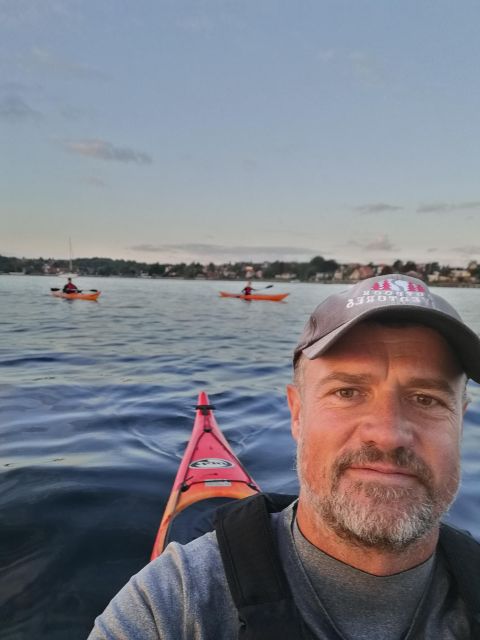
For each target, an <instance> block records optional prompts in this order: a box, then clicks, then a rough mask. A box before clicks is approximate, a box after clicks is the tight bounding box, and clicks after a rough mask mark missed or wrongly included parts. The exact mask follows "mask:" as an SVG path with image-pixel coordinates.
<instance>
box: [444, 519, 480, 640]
mask: <svg viewBox="0 0 480 640" xmlns="http://www.w3.org/2000/svg"><path fill="white" fill-rule="evenodd" d="M440 549H441V550H442V551H443V553H444V556H445V557H446V560H447V563H448V567H449V569H450V571H451V572H452V574H453V576H454V578H455V581H456V583H457V588H458V592H459V595H460V597H461V598H462V600H463V601H464V602H465V604H466V605H467V608H468V610H469V613H470V618H471V622H472V625H474V626H475V628H476V632H477V634H478V635H476V633H474V632H473V633H472V638H479V637H480V544H479V543H478V542H477V541H476V540H475V539H474V538H473V537H472V536H471V535H469V534H468V533H466V532H464V531H460V530H459V529H455V528H454V527H450V526H449V525H446V524H442V525H441V527H440Z"/></svg>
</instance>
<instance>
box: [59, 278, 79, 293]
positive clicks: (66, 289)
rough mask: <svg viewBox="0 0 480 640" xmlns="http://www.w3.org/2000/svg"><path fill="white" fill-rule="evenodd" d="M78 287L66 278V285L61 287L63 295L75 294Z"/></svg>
mask: <svg viewBox="0 0 480 640" xmlns="http://www.w3.org/2000/svg"><path fill="white" fill-rule="evenodd" d="M77 291H78V287H77V285H76V284H74V283H73V282H72V279H71V278H67V284H66V285H65V286H64V287H63V293H76V292H77Z"/></svg>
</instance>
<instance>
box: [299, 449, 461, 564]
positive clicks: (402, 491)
mask: <svg viewBox="0 0 480 640" xmlns="http://www.w3.org/2000/svg"><path fill="white" fill-rule="evenodd" d="M302 447H303V442H302V441H300V442H299V446H298V453H297V467H298V474H299V479H300V486H301V495H302V499H304V500H305V504H308V505H309V509H310V510H311V511H313V512H314V514H315V517H316V518H317V519H319V520H320V521H321V522H323V523H324V524H326V525H327V526H328V527H329V528H330V529H332V530H333V531H334V532H335V533H336V534H337V535H338V536H339V537H341V538H343V539H345V540H347V541H349V542H351V543H353V544H356V545H360V546H363V547H369V548H377V549H385V550H392V551H398V550H401V549H405V548H406V547H408V546H410V545H411V544H413V543H414V542H416V541H417V540H420V539H421V538H423V537H424V536H425V535H426V534H427V533H429V532H430V531H432V530H433V529H434V528H435V527H436V526H437V525H438V523H439V520H440V517H441V516H442V515H443V514H444V513H445V512H446V511H447V509H448V507H449V506H450V505H451V503H452V502H453V500H454V498H455V494H456V491H457V488H458V469H457V470H456V472H455V473H453V474H451V476H450V477H449V478H447V479H446V480H445V484H444V485H443V487H442V489H435V487H434V484H433V476H432V473H431V471H430V470H429V468H428V467H427V466H426V465H425V463H424V462H423V461H420V460H419V459H418V458H416V457H415V456H414V454H412V453H409V452H407V451H406V450H405V449H398V450H395V451H393V452H390V453H387V454H386V453H382V452H381V451H380V450H378V449H376V447H364V448H363V449H361V450H360V451H357V452H354V453H353V452H352V453H350V454H348V455H346V456H342V458H341V459H339V460H337V462H336V464H335V468H334V469H333V470H332V478H331V488H330V492H329V494H327V495H320V494H319V493H318V490H316V489H315V488H314V486H313V485H312V483H311V482H310V481H309V479H307V477H306V476H307V474H306V473H304V471H305V470H304V469H303V466H302V459H301V458H302ZM378 460H388V461H390V462H394V463H395V464H397V465H398V466H399V467H402V468H409V469H411V470H412V471H414V472H415V473H416V474H417V476H418V478H419V480H420V484H419V485H418V486H416V487H412V488H405V487H389V486H385V485H384V484H383V483H382V484H380V483H375V482H362V481H358V482H352V483H350V484H348V485H346V486H345V483H344V484H343V485H341V484H340V480H341V477H342V475H343V473H344V471H345V469H346V468H348V466H349V465H350V464H352V463H353V462H354V461H355V462H366V461H369V462H373V461H378ZM359 498H361V500H359Z"/></svg>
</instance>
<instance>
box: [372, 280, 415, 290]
mask: <svg viewBox="0 0 480 640" xmlns="http://www.w3.org/2000/svg"><path fill="white" fill-rule="evenodd" d="M372 289H374V290H375V291H416V292H417V293H418V292H422V293H423V292H425V287H424V286H423V285H421V284H415V282H410V281H409V280H392V279H390V278H387V279H386V280H377V282H374V283H373V286H372Z"/></svg>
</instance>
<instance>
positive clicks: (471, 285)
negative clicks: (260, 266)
mask: <svg viewBox="0 0 480 640" xmlns="http://www.w3.org/2000/svg"><path fill="white" fill-rule="evenodd" d="M388 275H390V274H388ZM388 275H387V276H385V277H388ZM0 276H9V277H10V276H13V277H17V276H28V277H31V278H37V277H38V278H51V279H52V280H53V279H55V280H62V279H66V278H67V276H58V275H51V274H48V273H28V274H27V273H20V272H19V273H0ZM75 278H78V279H80V278H101V279H102V280H110V279H112V278H119V279H122V280H185V281H188V282H231V283H236V282H246V278H236V279H232V278H183V277H179V276H167V277H155V276H153V277H145V276H121V275H114V276H100V275H89V274H85V275H81V274H79V275H77V276H75ZM252 282H253V283H257V282H258V283H262V284H263V283H265V282H268V283H274V284H275V286H277V285H278V286H280V287H281V286H282V285H285V284H309V285H314V284H344V285H354V284H358V283H359V282H362V280H335V281H333V280H319V281H317V282H312V281H307V280H272V279H261V278H255V279H252ZM426 284H427V285H428V287H429V288H430V289H432V288H434V287H440V288H448V287H450V288H451V289H479V288H480V282H426Z"/></svg>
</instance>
